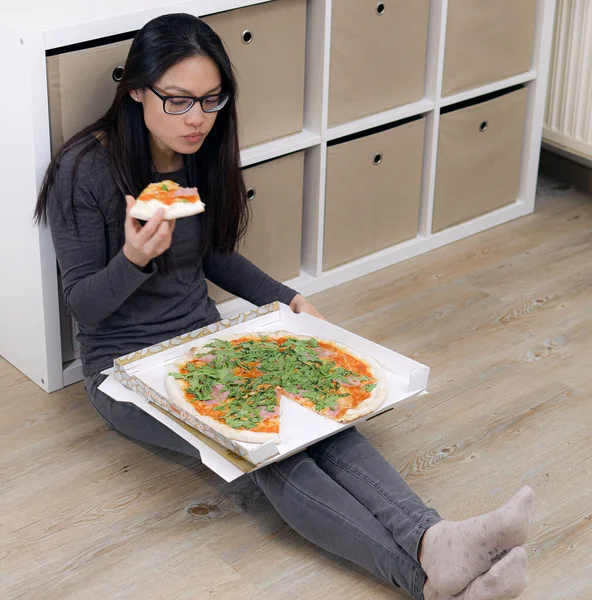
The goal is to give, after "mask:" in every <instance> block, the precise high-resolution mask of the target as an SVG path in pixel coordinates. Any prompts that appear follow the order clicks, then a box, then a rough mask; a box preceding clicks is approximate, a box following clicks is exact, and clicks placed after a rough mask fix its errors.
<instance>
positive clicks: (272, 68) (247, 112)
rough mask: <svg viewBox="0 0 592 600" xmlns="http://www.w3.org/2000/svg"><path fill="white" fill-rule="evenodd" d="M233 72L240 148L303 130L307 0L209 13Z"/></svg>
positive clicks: (278, 0)
mask: <svg viewBox="0 0 592 600" xmlns="http://www.w3.org/2000/svg"><path fill="white" fill-rule="evenodd" d="M204 21H205V22H206V23H207V24H208V25H209V26H210V27H211V28H212V29H213V30H214V31H215V32H216V33H217V34H218V35H219V36H220V37H221V38H222V39H223V40H224V43H225V45H226V48H227V50H228V52H229V54H230V59H231V60H232V62H233V64H234V66H235V68H236V71H237V76H238V83H239V100H238V112H239V126H240V134H239V135H240V145H241V148H247V147H249V146H255V145H257V144H261V143H263V142H267V141H270V140H273V139H276V138H281V137H284V136H287V135H291V134H294V133H298V132H299V131H302V127H303V115H304V58H305V45H306V0H273V1H272V2H264V3H263V4H257V5H255V6H249V7H246V8H240V9H237V10H232V11H228V12H224V13H219V14H215V15H210V16H208V17H205V18H204Z"/></svg>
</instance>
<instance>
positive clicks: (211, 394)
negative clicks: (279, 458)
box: [166, 331, 387, 443]
mask: <svg viewBox="0 0 592 600" xmlns="http://www.w3.org/2000/svg"><path fill="white" fill-rule="evenodd" d="M166 388H167V392H168V395H169V401H170V402H171V404H172V405H173V406H176V407H177V408H179V409H182V410H185V411H186V412H187V413H189V414H190V415H192V416H193V417H195V418H197V419H198V420H200V421H202V422H204V423H206V424H207V425H209V426H210V427H212V428H213V429H215V430H216V431H218V432H220V433H222V434H223V435H225V436H226V437H228V438H230V439H234V440H238V441H243V442H254V443H261V442H265V441H267V440H274V441H279V433H280V421H281V414H280V400H281V398H282V396H284V397H287V398H289V399H291V400H293V401H294V402H297V403H298V404H300V405H302V406H304V407H305V408H307V409H309V410H311V411H313V412H315V413H316V414H317V415H320V416H321V417H325V418H328V419H332V420H334V421H338V422H341V423H346V422H350V421H354V420H356V419H359V418H360V417H363V416H365V415H368V414H370V413H371V412H373V411H375V410H376V409H377V408H378V407H380V406H381V404H382V403H383V402H384V400H385V399H386V397H387V389H386V381H385V377H384V374H383V372H382V369H381V367H380V366H379V365H378V363H377V362H376V361H375V360H373V359H372V358H369V357H362V356H360V355H358V354H357V353H356V352H354V351H353V350H351V349H349V348H347V347H345V346H343V345H341V344H337V343H335V342H332V341H329V340H322V339H319V338H314V337H308V336H300V335H294V334H293V333H291V332H288V331H277V332H274V333H269V334H233V335H228V334H227V335H219V336H217V337H216V338H215V339H211V338H209V339H208V341H206V342H204V343H203V344H202V345H201V346H199V347H195V348H192V349H191V350H190V351H189V352H188V353H187V354H186V355H185V356H183V357H182V358H181V359H180V360H179V362H177V363H176V365H175V368H174V370H172V371H171V372H170V373H168V375H167V379H166Z"/></svg>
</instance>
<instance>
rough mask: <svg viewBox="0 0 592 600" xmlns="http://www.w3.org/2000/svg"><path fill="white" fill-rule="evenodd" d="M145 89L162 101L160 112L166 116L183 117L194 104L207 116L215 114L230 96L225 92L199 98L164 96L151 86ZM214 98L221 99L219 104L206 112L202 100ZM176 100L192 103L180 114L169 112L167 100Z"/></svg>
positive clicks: (226, 102)
mask: <svg viewBox="0 0 592 600" xmlns="http://www.w3.org/2000/svg"><path fill="white" fill-rule="evenodd" d="M146 87H147V88H148V89H149V90H150V91H151V92H153V93H154V94H156V95H157V96H158V97H159V98H160V99H161V100H162V110H163V111H164V112H165V113H166V114H167V115H184V114H185V113H187V112H189V111H190V110H191V109H192V108H193V107H194V106H195V103H196V102H199V105H200V106H201V109H202V111H203V112H205V113H208V114H210V113H215V112H219V111H221V110H222V109H223V108H224V107H225V106H226V105H227V104H228V101H229V100H230V94H228V93H227V92H220V93H218V94H207V95H206V96H199V97H198V96H165V95H164V94H161V93H160V92H159V91H158V90H157V89H155V88H153V87H152V86H151V85H148V86H146ZM216 97H219V98H221V99H222V101H221V103H220V104H219V105H218V106H217V107H216V108H215V109H214V110H206V109H205V108H204V105H203V103H204V100H207V99H208V98H216ZM176 99H179V100H181V99H182V100H191V101H192V102H191V104H190V105H189V106H188V107H187V108H186V109H185V110H182V111H181V112H169V111H168V110H167V109H166V103H167V100H176Z"/></svg>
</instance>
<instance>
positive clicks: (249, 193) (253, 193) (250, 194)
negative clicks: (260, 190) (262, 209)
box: [247, 188, 257, 200]
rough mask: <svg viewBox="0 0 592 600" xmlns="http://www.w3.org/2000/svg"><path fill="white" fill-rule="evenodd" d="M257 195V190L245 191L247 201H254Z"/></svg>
mask: <svg viewBox="0 0 592 600" xmlns="http://www.w3.org/2000/svg"><path fill="white" fill-rule="evenodd" d="M256 195H257V190H256V189H255V188H251V189H249V190H247V200H254V198H255V196H256Z"/></svg>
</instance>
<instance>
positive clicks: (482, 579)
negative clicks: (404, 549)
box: [423, 547, 528, 600]
mask: <svg viewBox="0 0 592 600" xmlns="http://www.w3.org/2000/svg"><path fill="white" fill-rule="evenodd" d="M527 562H528V557H527V556H526V551H525V550H524V548H521V547H518V548H514V549H512V550H510V552H509V553H508V554H507V555H506V556H504V558H502V559H501V560H500V561H499V562H497V563H495V564H494V565H493V567H491V569H489V571H487V573H485V575H480V576H479V577H477V579H475V580H473V581H472V582H471V583H469V585H468V586H467V588H466V589H465V590H463V591H462V592H460V594H457V595H456V596H449V595H448V594H441V593H440V592H438V591H436V590H435V589H434V588H433V587H432V584H431V582H430V581H429V580H428V582H427V583H426V584H425V586H424V588H423V597H424V600H511V599H513V598H518V596H520V594H521V593H522V592H523V591H524V590H525V589H526V585H527V583H528V571H527Z"/></svg>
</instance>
